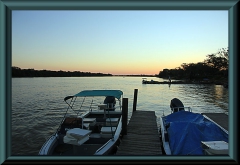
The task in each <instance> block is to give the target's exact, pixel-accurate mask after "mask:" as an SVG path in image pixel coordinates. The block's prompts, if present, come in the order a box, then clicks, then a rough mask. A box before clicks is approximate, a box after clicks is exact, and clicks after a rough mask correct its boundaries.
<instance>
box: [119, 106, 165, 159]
mask: <svg viewBox="0 0 240 165" xmlns="http://www.w3.org/2000/svg"><path fill="white" fill-rule="evenodd" d="M158 131H159V130H158V127H157V121H156V115H155V112H154V111H141V110H137V111H134V112H133V113H132V116H131V119H130V121H129V123H128V125H127V135H124V136H123V138H122V141H121V143H120V145H119V148H118V150H117V152H116V155H135V156H136V155H146V156H149V155H162V149H161V143H160V137H159V132H158Z"/></svg>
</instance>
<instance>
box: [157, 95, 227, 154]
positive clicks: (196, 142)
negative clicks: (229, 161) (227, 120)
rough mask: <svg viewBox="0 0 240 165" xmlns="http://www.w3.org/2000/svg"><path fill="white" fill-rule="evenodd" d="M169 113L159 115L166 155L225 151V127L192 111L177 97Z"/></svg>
mask: <svg viewBox="0 0 240 165" xmlns="http://www.w3.org/2000/svg"><path fill="white" fill-rule="evenodd" d="M170 110H171V112H170V114H169V115H164V114H163V115H162V116H161V117H160V135H161V141H162V148H163V150H164V153H165V154H166V155H228V131H227V130H225V129H224V128H223V127H221V126H220V125H219V124H217V123H216V122H214V121H213V120H212V119H210V118H209V117H207V116H206V115H202V114H200V113H194V112H192V108H191V107H186V106H184V105H183V103H182V102H181V101H180V100H179V99H178V98H173V99H172V100H171V101H170Z"/></svg>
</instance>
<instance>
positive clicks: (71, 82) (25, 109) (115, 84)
mask: <svg viewBox="0 0 240 165" xmlns="http://www.w3.org/2000/svg"><path fill="white" fill-rule="evenodd" d="M142 78H143V77H128V76H125V77H124V76H113V77H50V78H12V139H11V143H12V151H11V153H12V155H27V156H31V155H37V154H38V152H39V150H40V148H41V146H42V145H43V143H44V142H45V141H46V140H47V138H48V137H49V136H50V135H52V134H53V133H54V132H55V131H56V129H57V128H58V126H59V124H60V122H61V120H62V117H63V115H64V113H65V111H66V108H67V104H66V103H65V102H64V101H63V99H64V97H66V96H68V95H74V94H76V93H78V92H80V91H82V90H87V89H89V90H91V89H119V90H122V91H123V98H128V119H130V118H131V114H132V108H133V98H134V89H138V95H137V111H138V110H145V111H155V114H156V117H157V118H156V120H157V124H158V126H159V118H160V116H161V115H162V114H163V112H164V114H165V115H166V114H169V113H170V101H171V99H173V98H175V97H176V98H179V99H180V100H181V101H182V102H183V104H184V106H190V107H191V108H192V111H193V112H199V113H203V112H211V113H215V112H216V113H228V98H229V95H228V89H227V88H224V87H223V86H221V85H209V84H172V85H170V86H169V85H168V84H142ZM151 79H153V80H157V81H165V80H163V79H161V78H155V77H148V80H151Z"/></svg>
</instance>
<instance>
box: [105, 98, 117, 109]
mask: <svg viewBox="0 0 240 165" xmlns="http://www.w3.org/2000/svg"><path fill="white" fill-rule="evenodd" d="M104 104H107V105H108V109H106V110H107V111H114V109H115V108H114V106H115V104H116V100H115V97H114V96H107V97H106V98H105V100H104Z"/></svg>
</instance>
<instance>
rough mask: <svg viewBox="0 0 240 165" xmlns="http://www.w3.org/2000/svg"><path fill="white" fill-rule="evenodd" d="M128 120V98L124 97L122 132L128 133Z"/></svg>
mask: <svg viewBox="0 0 240 165" xmlns="http://www.w3.org/2000/svg"><path fill="white" fill-rule="evenodd" d="M127 121H128V98H123V102H122V134H123V135H127Z"/></svg>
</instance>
